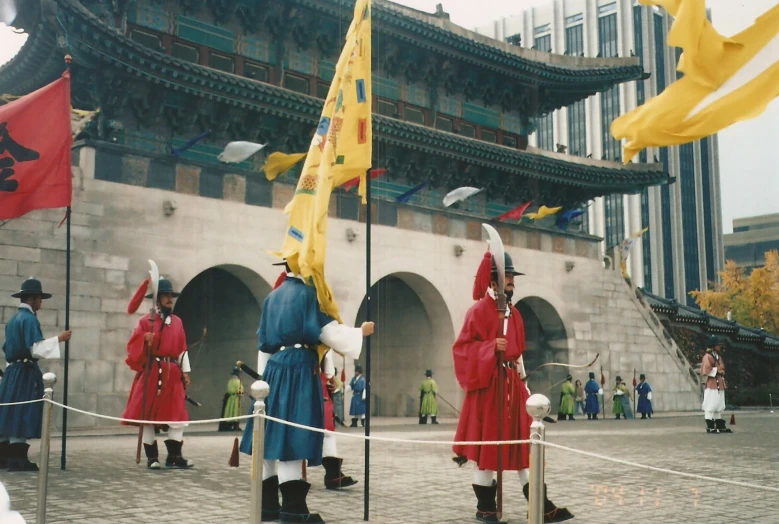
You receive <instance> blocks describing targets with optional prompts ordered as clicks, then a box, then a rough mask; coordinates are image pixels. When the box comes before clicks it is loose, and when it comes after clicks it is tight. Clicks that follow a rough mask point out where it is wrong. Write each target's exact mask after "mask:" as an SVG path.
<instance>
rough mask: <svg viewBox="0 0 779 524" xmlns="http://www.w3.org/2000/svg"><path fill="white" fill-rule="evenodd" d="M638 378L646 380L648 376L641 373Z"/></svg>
mask: <svg viewBox="0 0 779 524" xmlns="http://www.w3.org/2000/svg"><path fill="white" fill-rule="evenodd" d="M638 378H640V379H641V380H646V375H644V374H643V373H641V374H640V375H639V376H638Z"/></svg>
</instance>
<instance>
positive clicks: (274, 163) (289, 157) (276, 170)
mask: <svg viewBox="0 0 779 524" xmlns="http://www.w3.org/2000/svg"><path fill="white" fill-rule="evenodd" d="M307 154H308V153H292V154H287V153H279V152H278V151H277V152H275V153H271V154H270V155H268V158H266V159H265V164H264V165H263V166H262V170H263V171H265V178H267V179H268V180H275V179H276V177H278V176H279V175H280V174H282V173H284V172H285V171H288V170H289V169H291V168H292V166H294V165H295V164H297V163H298V162H300V161H301V160H303V158H304V157H305V156H306V155H307Z"/></svg>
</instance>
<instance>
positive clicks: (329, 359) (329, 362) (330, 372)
mask: <svg viewBox="0 0 779 524" xmlns="http://www.w3.org/2000/svg"><path fill="white" fill-rule="evenodd" d="M325 376H326V377H327V378H328V379H331V378H333V377H334V376H335V364H333V351H332V350H330V351H328V352H327V353H325Z"/></svg>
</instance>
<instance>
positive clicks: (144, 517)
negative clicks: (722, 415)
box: [0, 412, 779, 524]
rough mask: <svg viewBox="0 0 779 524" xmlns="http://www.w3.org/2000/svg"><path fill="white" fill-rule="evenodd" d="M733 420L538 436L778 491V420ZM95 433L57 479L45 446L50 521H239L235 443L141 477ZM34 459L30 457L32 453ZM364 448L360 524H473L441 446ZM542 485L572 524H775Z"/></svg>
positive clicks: (585, 472) (578, 462) (570, 428)
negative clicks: (366, 510) (710, 431)
mask: <svg viewBox="0 0 779 524" xmlns="http://www.w3.org/2000/svg"><path fill="white" fill-rule="evenodd" d="M736 417H737V425H736V426H734V427H733V429H734V431H735V432H736V433H734V434H732V435H716V436H712V435H706V434H705V433H704V432H702V430H703V421H702V417H700V416H695V417H693V416H682V417H662V416H660V417H656V418H655V419H653V420H651V421H641V420H632V421H616V420H606V421H599V422H587V421H586V420H584V421H579V420H577V421H576V422H561V423H558V424H554V425H549V426H548V430H547V438H548V439H549V440H550V441H552V442H555V443H559V444H562V445H566V446H570V447H575V448H579V449H583V450H587V451H593V452H597V453H603V454H608V455H610V456H614V457H618V458H623V459H626V460H632V461H636V462H642V463H645V464H651V465H654V466H659V467H665V468H671V469H676V470H680V471H685V472H690V473H697V474H704V475H710V476H715V477H721V478H729V479H732V480H740V481H745V482H751V483H757V484H765V485H769V486H775V487H779V476H777V473H776V457H777V448H779V432H778V431H777V429H779V414H775V415H772V414H769V413H742V412H737V414H736ZM376 422H377V424H376V429H375V431H374V434H381V435H384V436H392V437H400V438H417V439H419V438H425V439H432V440H449V439H451V438H452V435H453V431H454V425H453V421H446V420H444V421H443V422H444V423H443V424H441V425H439V426H426V427H419V426H416V425H413V424H408V423H406V422H407V421H406V420H399V419H385V420H377V421H376ZM447 422H448V423H447ZM206 429H207V428H206ZM99 431H103V432H104V433H105V432H108V433H119V434H112V435H106V434H104V435H101V436H95V435H90V436H87V435H82V436H70V437H69V438H68V471H66V472H62V471H60V469H59V459H60V456H59V446H60V444H59V440H54V441H53V442H52V448H53V450H54V451H53V453H52V465H53V466H55V469H54V470H53V471H52V473H51V475H50V479H49V499H48V516H47V522H48V523H51V524H55V523H79V524H100V523H137V524H140V523H151V522H154V523H171V524H172V523H211V522H228V521H233V522H246V521H247V520H248V499H249V461H248V457H246V456H245V455H241V466H240V468H238V469H234V468H230V467H228V465H227V461H228V458H229V456H230V451H231V449H232V441H233V438H234V436H235V435H233V434H231V435H228V434H224V433H222V434H219V433H215V432H202V433H201V432H199V433H197V434H193V433H190V437H188V438H187V440H186V444H185V446H184V450H185V456H187V457H188V458H191V459H193V460H195V461H196V467H195V469H193V470H190V471H165V470H162V471H158V472H152V471H148V470H146V469H145V467H142V465H138V466H136V464H135V461H134V454H135V438H134V436H131V435H128V434H127V431H126V430H125V431H121V430H119V431H115V430H112V429H111V428H106V429H105V430H102V429H101V430H99ZM345 431H355V430H345ZM163 438H164V437H163ZM160 444H162V442H160ZM161 448H162V449H164V447H163V446H162V445H161ZM339 448H340V450H341V451H342V454H343V455H344V456H345V457H347V459H346V464H345V468H344V469H345V472H346V473H347V474H352V475H358V474H360V475H361V471H362V467H363V457H364V452H363V451H364V444H363V441H361V440H353V439H341V440H340V442H339ZM33 449H34V450H36V451H37V443H35V444H34V445H33ZM371 451H372V453H371V468H372V475H371V516H370V522H376V523H382V524H391V523H392V524H394V523H398V524H400V523H434V522H451V523H469V524H472V523H474V522H476V521H475V519H474V518H473V513H474V511H475V498H474V495H473V492H472V489H471V486H470V484H471V466H470V465H467V466H465V467H463V468H461V469H458V468H457V466H456V465H455V464H454V463H453V462H452V461H451V452H450V450H449V448H448V447H447V446H423V445H406V444H388V443H380V442H374V443H372V444H371ZM322 477H323V471H322V469H321V468H311V469H309V481H310V482H312V484H313V487H312V491H311V494H310V495H309V507H311V508H312V509H315V510H318V511H319V512H320V513H321V514H322V515H323V517H324V518H325V519H326V520H327V521H328V522H342V523H345V524H357V523H359V522H363V520H362V516H363V499H362V495H363V491H362V486H363V484H362V479H360V480H361V482H360V484H358V485H357V486H355V488H357V489H354V488H353V489H352V490H350V491H347V492H341V493H334V492H328V491H325V490H324V488H323V478H322ZM0 481H2V482H4V483H5V484H6V488H7V489H8V491H9V493H10V496H11V504H12V507H13V509H16V510H18V511H20V512H21V513H22V514H23V515H24V517H25V518H26V519H27V523H28V524H33V523H34V522H35V518H34V513H35V503H36V497H35V492H36V485H37V477H36V476H35V475H33V474H27V473H8V472H5V471H3V472H0ZM547 481H548V484H549V489H550V493H551V496H552V499H553V500H555V501H556V502H558V503H564V504H565V505H567V506H568V508H569V509H571V510H572V511H573V512H574V514H576V519H575V520H574V521H572V522H575V523H581V524H584V523H593V524H612V523H614V524H617V523H618V524H624V523H627V522H647V523H678V522H684V523H685V524H694V523H701V524H703V523H705V524H712V523H733V522H751V523H766V524H769V523H776V522H779V497H777V496H776V494H775V493H770V492H752V491H750V490H748V489H745V488H740V487H731V486H722V485H710V484H708V483H705V482H701V481H697V480H693V479H685V478H681V477H676V476H669V475H665V474H661V473H655V472H651V471H645V470H636V469H633V468H630V467H627V466H621V465H616V464H611V463H608V462H604V461H600V460H596V459H591V458H588V457H583V456H580V455H574V454H571V453H568V452H565V451H560V450H553V449H550V450H548V451H547ZM504 507H505V510H504V512H505V518H507V519H508V520H509V522H511V523H525V522H526V511H527V504H526V503H525V501H524V498H523V496H522V493H521V491H520V486H519V481H518V479H517V478H516V476H515V475H514V474H507V475H506V490H505V506H504Z"/></svg>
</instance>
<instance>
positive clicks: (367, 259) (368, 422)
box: [363, 169, 371, 521]
mask: <svg viewBox="0 0 779 524" xmlns="http://www.w3.org/2000/svg"><path fill="white" fill-rule="evenodd" d="M365 184H366V187H365V200H366V201H367V205H366V207H365V321H366V322H370V321H371V172H370V169H368V170H367V171H366V172H365ZM370 435H371V337H365V436H366V437H369V436H370ZM370 471H371V441H370V439H367V438H366V439H365V483H364V484H363V490H364V495H363V505H364V507H363V520H366V521H367V520H368V515H370V505H371V504H370V497H371V492H370V481H371V477H370Z"/></svg>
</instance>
